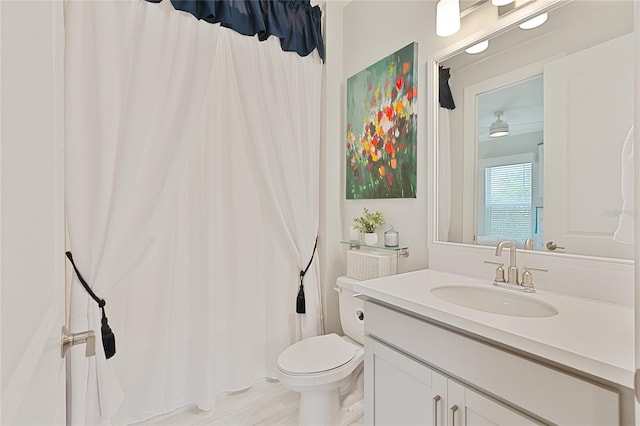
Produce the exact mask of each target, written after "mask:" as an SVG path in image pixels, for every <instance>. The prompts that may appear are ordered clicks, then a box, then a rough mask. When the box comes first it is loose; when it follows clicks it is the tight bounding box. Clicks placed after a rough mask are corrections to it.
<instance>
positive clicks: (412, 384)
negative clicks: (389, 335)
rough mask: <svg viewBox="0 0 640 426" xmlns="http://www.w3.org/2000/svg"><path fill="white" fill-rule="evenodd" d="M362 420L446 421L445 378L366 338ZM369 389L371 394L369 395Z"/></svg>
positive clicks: (385, 422)
mask: <svg viewBox="0 0 640 426" xmlns="http://www.w3.org/2000/svg"><path fill="white" fill-rule="evenodd" d="M367 346H368V347H372V349H373V350H372V351H371V352H370V353H369V355H368V356H367V358H366V361H365V362H366V363H367V364H366V366H365V374H367V375H368V376H367V377H368V378H367V379H365V380H369V381H370V383H371V384H372V386H370V387H368V388H366V390H365V392H366V393H365V400H366V401H368V402H369V404H371V406H369V407H368V408H367V411H368V413H366V414H365V417H366V419H365V423H366V424H375V425H393V426H400V425H436V426H444V425H446V424H447V423H446V415H447V414H446V409H447V378H446V377H445V376H443V375H441V374H439V373H437V372H435V371H433V370H431V369H430V368H428V367H426V366H425V365H423V364H421V363H419V362H417V361H415V360H413V359H412V358H409V357H407V356H405V355H403V354H401V353H400V352H397V351H395V350H393V349H390V348H388V347H386V346H384V345H382V344H380V343H377V342H370V344H369V345H367ZM371 393H373V395H371Z"/></svg>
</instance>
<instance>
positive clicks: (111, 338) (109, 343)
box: [66, 251, 116, 359]
mask: <svg viewBox="0 0 640 426" xmlns="http://www.w3.org/2000/svg"><path fill="white" fill-rule="evenodd" d="M66 255H67V259H69V261H70V262H71V265H73V269H74V270H75V271H76V275H78V279H79V280H80V284H82V287H84V289H85V290H87V293H89V296H91V298H92V299H93V300H94V301H95V302H96V303H97V304H98V307H99V308H100V309H102V327H101V328H100V330H101V331H102V347H103V348H104V355H105V356H106V358H107V359H109V358H111V357H112V356H114V355H115V354H116V336H115V335H114V334H113V331H111V327H109V320H108V319H107V315H106V314H105V312H104V305H106V304H107V302H105V300H104V299H100V298H99V297H98V296H96V294H95V293H94V292H93V290H91V287H89V284H87V282H86V281H85V280H84V278H83V277H82V274H80V271H78V268H77V267H76V263H75V262H74V261H73V255H72V254H71V252H70V251H68V252H67V253H66Z"/></svg>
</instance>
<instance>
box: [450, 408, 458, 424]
mask: <svg viewBox="0 0 640 426" xmlns="http://www.w3.org/2000/svg"><path fill="white" fill-rule="evenodd" d="M449 410H450V411H451V426H456V411H458V406H457V405H454V406H453V407H451V408H450V409H449Z"/></svg>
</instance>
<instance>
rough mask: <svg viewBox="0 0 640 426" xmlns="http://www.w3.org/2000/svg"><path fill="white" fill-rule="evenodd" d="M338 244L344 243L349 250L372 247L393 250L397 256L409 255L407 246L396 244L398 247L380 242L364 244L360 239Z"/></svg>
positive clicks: (342, 242)
mask: <svg viewBox="0 0 640 426" xmlns="http://www.w3.org/2000/svg"><path fill="white" fill-rule="evenodd" d="M340 244H345V245H348V246H349V250H360V248H361V247H364V248H368V249H373V250H382V251H387V252H395V254H396V256H397V257H400V256H402V257H409V247H408V246H398V247H387V246H385V245H382V244H365V243H363V242H361V241H340Z"/></svg>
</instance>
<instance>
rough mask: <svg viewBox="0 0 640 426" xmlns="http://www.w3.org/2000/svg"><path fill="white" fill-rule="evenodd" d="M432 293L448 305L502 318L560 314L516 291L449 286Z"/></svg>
mask: <svg viewBox="0 0 640 426" xmlns="http://www.w3.org/2000/svg"><path fill="white" fill-rule="evenodd" d="M431 293H432V294H433V295H434V296H436V297H437V298H439V299H442V300H444V301H446V302H450V303H454V304H456V305H459V306H464V307H466V308H471V309H475V310H477V311H483V312H491V313H494V314H500V315H509V316H513V317H531V318H543V317H552V316H554V315H557V314H558V310H557V309H556V308H554V307H553V306H552V305H550V304H548V303H546V302H543V301H541V300H537V299H535V296H533V295H524V294H519V293H516V292H515V290H504V289H498V288H493V287H475V286H465V285H446V286H442V287H435V288H433V289H431Z"/></svg>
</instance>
